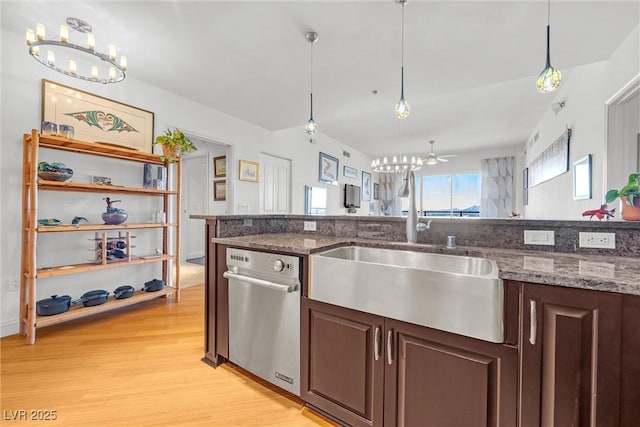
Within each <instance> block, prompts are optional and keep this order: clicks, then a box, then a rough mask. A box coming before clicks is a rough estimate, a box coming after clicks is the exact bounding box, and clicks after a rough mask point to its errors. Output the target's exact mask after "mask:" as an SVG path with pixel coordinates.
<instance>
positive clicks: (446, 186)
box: [401, 172, 481, 217]
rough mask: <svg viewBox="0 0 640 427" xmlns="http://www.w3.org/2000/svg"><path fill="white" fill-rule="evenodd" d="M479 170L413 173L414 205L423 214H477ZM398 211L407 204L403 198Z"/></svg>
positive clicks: (478, 214) (478, 207)
mask: <svg viewBox="0 0 640 427" xmlns="http://www.w3.org/2000/svg"><path fill="white" fill-rule="evenodd" d="M480 183H481V176H480V172H476V173H466V174H457V175H427V176H421V177H416V205H417V206H418V209H419V210H420V211H421V213H422V215H424V216H456V217H479V216H480ZM401 200H402V211H403V213H406V212H407V210H408V208H409V199H408V198H403V199H401Z"/></svg>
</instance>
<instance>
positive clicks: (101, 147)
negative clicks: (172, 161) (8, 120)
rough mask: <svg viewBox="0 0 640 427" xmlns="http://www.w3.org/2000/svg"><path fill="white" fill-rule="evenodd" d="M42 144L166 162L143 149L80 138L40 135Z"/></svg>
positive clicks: (59, 148) (64, 148)
mask: <svg viewBox="0 0 640 427" xmlns="http://www.w3.org/2000/svg"><path fill="white" fill-rule="evenodd" d="M40 146H41V147H42V148H53V149H56V150H64V151H73V152H74V153H83V154H93V155H99V156H103V157H112V158H116V159H122V160H130V161H134V162H141V163H152V164H156V165H164V162H163V161H162V160H161V159H160V156H159V155H157V154H153V153H144V152H142V151H138V150H133V149H128V148H124V147H119V146H117V145H112V144H107V143H104V144H103V143H100V142H85V141H80V140H78V139H70V138H64V137H62V136H52V135H40Z"/></svg>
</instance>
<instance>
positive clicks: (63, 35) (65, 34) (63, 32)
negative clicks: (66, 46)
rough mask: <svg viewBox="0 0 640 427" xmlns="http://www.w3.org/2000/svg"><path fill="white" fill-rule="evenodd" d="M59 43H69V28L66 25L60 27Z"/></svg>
mask: <svg viewBox="0 0 640 427" xmlns="http://www.w3.org/2000/svg"><path fill="white" fill-rule="evenodd" d="M60 41H61V42H62V43H68V42H69V27H67V26H66V25H60Z"/></svg>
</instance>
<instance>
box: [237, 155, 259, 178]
mask: <svg viewBox="0 0 640 427" xmlns="http://www.w3.org/2000/svg"><path fill="white" fill-rule="evenodd" d="M259 170H260V165H259V164H258V163H256V162H250V161H249V160H240V181H249V182H258V171H259Z"/></svg>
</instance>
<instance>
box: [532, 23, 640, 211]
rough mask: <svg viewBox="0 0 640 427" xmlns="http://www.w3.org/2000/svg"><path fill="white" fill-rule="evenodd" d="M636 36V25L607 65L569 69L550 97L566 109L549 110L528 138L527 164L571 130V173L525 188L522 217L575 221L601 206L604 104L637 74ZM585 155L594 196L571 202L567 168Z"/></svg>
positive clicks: (570, 178)
mask: <svg viewBox="0 0 640 427" xmlns="http://www.w3.org/2000/svg"><path fill="white" fill-rule="evenodd" d="M639 38H640V36H639V31H638V27H636V28H635V29H634V30H633V31H632V32H631V33H630V34H629V36H627V38H626V39H625V40H624V42H623V43H622V44H621V45H620V47H619V48H618V49H617V50H616V51H615V52H614V53H613V55H611V57H610V58H609V59H608V60H607V61H603V62H598V63H595V64H589V65H584V66H581V67H576V68H574V69H572V70H571V71H570V72H568V73H567V75H566V77H564V78H563V82H562V84H561V86H560V88H559V89H558V90H557V91H556V92H553V95H552V96H550V97H549V105H551V104H553V103H554V102H556V101H559V100H565V101H566V106H565V107H564V108H563V109H562V110H560V112H559V113H558V114H555V113H554V112H553V111H551V109H549V110H548V111H547V113H546V114H545V115H544V117H542V119H541V120H540V122H539V124H538V126H536V129H535V130H534V131H533V132H532V135H531V138H529V144H527V147H528V148H527V153H526V164H527V165H529V164H531V162H532V161H533V160H534V159H535V158H536V156H538V155H539V154H540V153H542V152H543V151H544V150H545V149H546V148H547V147H548V146H549V145H550V144H551V143H553V141H555V140H556V139H557V138H558V137H559V136H560V135H561V134H562V132H564V130H565V129H566V128H567V127H569V128H571V129H572V133H573V134H572V136H571V142H570V147H569V155H570V160H569V164H570V170H569V172H567V173H565V174H563V175H560V176H558V177H556V178H554V179H552V180H549V181H546V182H544V183H542V184H539V185H537V186H536V187H534V188H531V189H529V205H528V206H526V207H525V208H524V214H525V217H526V218H528V219H545V218H548V219H572V220H579V219H582V216H581V213H582V212H583V211H585V210H587V209H594V208H597V207H599V206H600V204H601V203H603V200H604V194H605V193H606V191H607V190H608V189H607V188H603V181H604V178H603V169H604V167H603V166H604V163H603V161H604V157H605V144H604V141H605V134H606V129H605V120H604V119H605V102H606V101H607V100H608V99H609V98H610V97H611V96H612V95H613V94H615V93H616V92H617V91H618V90H619V89H620V88H622V87H623V86H624V85H625V84H626V83H628V82H629V81H630V80H631V79H632V78H633V77H634V76H635V75H636V74H637V73H638V72H639V64H640V53H639V52H640V43H639ZM541 96H545V95H541ZM536 132H539V139H538V141H537V142H536V143H534V144H532V145H531V141H532V139H533V135H534V134H535V133H536ZM589 153H591V154H592V161H593V166H592V171H593V174H592V194H593V198H592V199H591V200H573V175H572V172H571V167H572V165H573V162H575V161H576V160H578V159H580V158H582V157H584V156H585V155H587V154H589ZM614 167H615V166H614ZM520 171H522V169H520Z"/></svg>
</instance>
